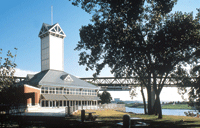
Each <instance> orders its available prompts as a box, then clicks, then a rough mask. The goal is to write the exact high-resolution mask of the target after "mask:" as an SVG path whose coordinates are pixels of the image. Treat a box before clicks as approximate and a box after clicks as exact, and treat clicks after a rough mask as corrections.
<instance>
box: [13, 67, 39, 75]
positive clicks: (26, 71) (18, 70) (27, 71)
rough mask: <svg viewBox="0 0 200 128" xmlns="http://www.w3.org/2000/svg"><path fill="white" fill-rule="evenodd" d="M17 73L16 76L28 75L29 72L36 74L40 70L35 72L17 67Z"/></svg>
mask: <svg viewBox="0 0 200 128" xmlns="http://www.w3.org/2000/svg"><path fill="white" fill-rule="evenodd" d="M15 71H16V72H15V75H14V76H18V77H26V75H27V74H36V73H38V72H34V71H29V70H22V69H18V68H16V69H15Z"/></svg>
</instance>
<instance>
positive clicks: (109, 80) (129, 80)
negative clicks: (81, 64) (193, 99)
mask: <svg viewBox="0 0 200 128" xmlns="http://www.w3.org/2000/svg"><path fill="white" fill-rule="evenodd" d="M80 79H82V80H84V81H86V82H89V83H92V84H95V85H97V86H99V87H100V88H101V89H100V90H107V91H129V90H130V89H131V87H140V85H141V83H140V81H138V77H121V78H115V77H97V78H80ZM144 79H147V78H144ZM173 79H174V78H172V77H167V78H166V80H165V83H164V87H180V86H179V84H177V81H173ZM190 79H192V80H193V81H196V79H197V78H196V77H193V78H190ZM161 80H162V78H161V77H157V78H156V81H157V84H159V82H160V81H161ZM151 81H153V78H151ZM178 82H180V81H178ZM151 85H153V83H152V82H151ZM188 87H191V86H190V85H188Z"/></svg>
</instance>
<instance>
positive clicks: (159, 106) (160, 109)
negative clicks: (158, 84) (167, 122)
mask: <svg viewBox="0 0 200 128" xmlns="http://www.w3.org/2000/svg"><path fill="white" fill-rule="evenodd" d="M156 97H157V104H158V107H157V112H158V113H159V114H158V119H162V108H161V104H160V94H158V95H156Z"/></svg>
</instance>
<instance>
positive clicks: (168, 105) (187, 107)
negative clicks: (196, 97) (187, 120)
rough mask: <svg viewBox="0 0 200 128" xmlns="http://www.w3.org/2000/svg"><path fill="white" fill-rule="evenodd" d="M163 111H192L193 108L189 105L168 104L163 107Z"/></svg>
mask: <svg viewBox="0 0 200 128" xmlns="http://www.w3.org/2000/svg"><path fill="white" fill-rule="evenodd" d="M162 109H192V107H190V106H188V105H187V104H175V105H173V104H167V105H162Z"/></svg>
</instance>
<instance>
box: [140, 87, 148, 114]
mask: <svg viewBox="0 0 200 128" xmlns="http://www.w3.org/2000/svg"><path fill="white" fill-rule="evenodd" d="M141 94H142V99H143V104H144V114H147V109H146V101H145V97H144V92H143V87H142V85H141Z"/></svg>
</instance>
